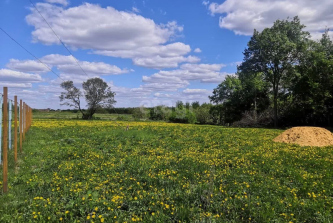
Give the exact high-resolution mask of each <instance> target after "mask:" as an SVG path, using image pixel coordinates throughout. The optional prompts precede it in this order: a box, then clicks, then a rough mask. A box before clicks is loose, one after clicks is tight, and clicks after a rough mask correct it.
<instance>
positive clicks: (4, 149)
mask: <svg viewBox="0 0 333 223" xmlns="http://www.w3.org/2000/svg"><path fill="white" fill-rule="evenodd" d="M7 90H8V89H7V87H3V138H2V157H3V166H2V170H3V192H4V193H7V192H8V157H7V152H8V141H7V140H8V126H7V124H8V100H7V97H8V92H7Z"/></svg>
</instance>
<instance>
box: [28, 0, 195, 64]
mask: <svg viewBox="0 0 333 223" xmlns="http://www.w3.org/2000/svg"><path fill="white" fill-rule="evenodd" d="M36 7H37V8H38V9H39V11H41V12H42V13H43V16H44V17H45V18H46V20H47V21H48V23H49V24H50V26H51V27H52V29H53V30H54V31H55V32H56V33H57V35H58V36H59V37H60V39H61V40H62V42H64V43H65V44H66V45H68V46H69V47H74V48H81V49H90V50H92V52H93V53H95V54H100V55H106V56H113V57H121V58H129V59H132V60H133V63H134V64H135V65H138V66H143V67H147V68H156V69H161V68H172V67H177V66H178V65H179V63H183V62H192V61H195V62H198V59H197V58H196V59H195V60H194V59H193V58H194V57H191V56H187V57H186V56H185V55H186V54H188V53H189V52H191V48H190V46H189V45H186V44H184V43H180V42H176V43H170V41H172V40H173V39H174V38H175V37H176V36H177V35H178V34H179V33H181V32H182V31H183V27H182V26H180V25H178V24H177V22H176V21H170V22H167V23H165V24H156V23H155V22H154V21H153V20H151V19H148V18H145V17H143V16H141V15H138V14H135V13H132V12H125V11H118V10H116V9H115V8H113V7H106V8H103V7H101V6H99V5H95V4H89V3H84V4H82V5H79V6H76V7H70V8H63V7H60V6H56V5H53V4H48V3H37V4H36ZM133 10H134V8H133ZM26 20H27V22H28V24H30V25H32V26H33V27H34V31H33V32H32V37H33V41H35V42H41V43H43V44H48V45H50V44H60V41H59V39H58V38H57V37H56V36H55V35H54V33H53V32H52V30H51V29H50V28H49V27H48V26H47V25H45V21H44V20H43V19H42V18H41V16H40V15H39V14H38V12H37V11H36V10H35V9H34V8H31V14H29V15H28V16H27V17H26Z"/></svg>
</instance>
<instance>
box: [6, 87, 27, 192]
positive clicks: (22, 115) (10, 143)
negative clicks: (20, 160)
mask: <svg viewBox="0 0 333 223" xmlns="http://www.w3.org/2000/svg"><path fill="white" fill-rule="evenodd" d="M31 124H32V108H31V107H30V106H28V105H27V104H26V103H25V102H23V101H22V99H21V100H20V102H18V100H17V96H14V100H12V99H10V98H8V88H7V87H3V93H0V169H1V168H2V175H3V176H2V189H3V193H4V194H5V193H7V192H8V150H14V162H15V165H16V164H17V157H18V145H19V153H20V154H22V144H23V141H24V139H25V134H26V132H27V131H28V130H29V128H30V126H31ZM13 127H14V129H13Z"/></svg>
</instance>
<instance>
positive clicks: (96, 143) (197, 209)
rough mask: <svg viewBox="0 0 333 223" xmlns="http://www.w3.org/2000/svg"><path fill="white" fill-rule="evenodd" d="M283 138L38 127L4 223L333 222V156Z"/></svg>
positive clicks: (0, 214) (15, 174)
mask: <svg viewBox="0 0 333 223" xmlns="http://www.w3.org/2000/svg"><path fill="white" fill-rule="evenodd" d="M127 128H128V130H127V131H126V129H127ZM280 133H281V130H272V129H238V128H223V127H219V126H198V125H181V124H168V123H154V122H119V121H98V120H94V121H80V120H60V119H58V120H53V119H44V120H42V119H40V120H35V121H34V123H33V126H32V127H31V129H30V131H29V132H28V133H27V136H26V137H27V138H26V141H25V143H24V154H23V155H21V156H20V157H21V160H20V162H19V164H18V167H17V168H16V169H15V168H14V166H13V163H12V154H11V153H10V155H11V158H10V161H11V166H10V167H9V169H10V171H11V172H10V173H9V176H10V178H9V183H10V192H9V193H8V194H6V195H1V196H0V222H48V221H50V222H136V221H138V222H332V219H333V148H332V147H326V148H316V147H299V146H296V145H286V144H281V143H274V142H272V139H273V138H274V137H276V136H277V135H279V134H280ZM1 177H2V173H1ZM0 180H1V178H0ZM0 187H1V185H0Z"/></svg>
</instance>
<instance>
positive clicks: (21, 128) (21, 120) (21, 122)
mask: <svg viewBox="0 0 333 223" xmlns="http://www.w3.org/2000/svg"><path fill="white" fill-rule="evenodd" d="M22 108H23V106H22V99H21V100H20V152H21V153H22V137H23V136H22V135H23V134H22V133H23V111H22Z"/></svg>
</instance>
